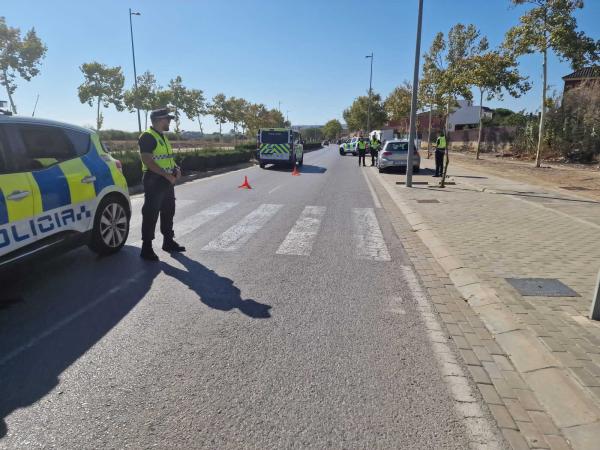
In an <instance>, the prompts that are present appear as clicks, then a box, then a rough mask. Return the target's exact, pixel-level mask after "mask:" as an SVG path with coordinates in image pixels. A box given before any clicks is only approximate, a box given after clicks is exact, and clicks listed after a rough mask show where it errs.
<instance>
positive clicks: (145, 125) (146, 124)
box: [144, 110, 148, 130]
mask: <svg viewBox="0 0 600 450" xmlns="http://www.w3.org/2000/svg"><path fill="white" fill-rule="evenodd" d="M145 114H146V119H145V120H146V122H145V123H144V129H145V130H147V129H148V110H146V112H145Z"/></svg>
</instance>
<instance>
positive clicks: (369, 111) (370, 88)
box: [365, 52, 373, 136]
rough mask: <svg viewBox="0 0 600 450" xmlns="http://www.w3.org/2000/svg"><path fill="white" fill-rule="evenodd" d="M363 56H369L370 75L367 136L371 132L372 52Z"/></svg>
mask: <svg viewBox="0 0 600 450" xmlns="http://www.w3.org/2000/svg"><path fill="white" fill-rule="evenodd" d="M365 58H371V75H370V76H369V104H368V106H367V136H368V135H369V133H370V132H371V91H372V89H373V52H371V54H370V55H367V56H365Z"/></svg>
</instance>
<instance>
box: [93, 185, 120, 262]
mask: <svg viewBox="0 0 600 450" xmlns="http://www.w3.org/2000/svg"><path fill="white" fill-rule="evenodd" d="M128 235H129V215H128V213H127V208H126V206H125V202H124V201H123V200H121V199H120V198H118V197H115V196H110V197H107V198H105V199H103V200H102V201H101V202H100V205H98V209H97V210H96V217H95V218H94V228H93V230H92V238H91V241H90V244H89V247H90V249H91V250H92V251H94V252H95V253H97V254H99V255H110V254H112V253H115V252H118V251H119V250H121V248H122V247H123V245H125V241H127V236H128Z"/></svg>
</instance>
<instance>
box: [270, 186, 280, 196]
mask: <svg viewBox="0 0 600 450" xmlns="http://www.w3.org/2000/svg"><path fill="white" fill-rule="evenodd" d="M280 187H281V185H279V186H275V187H274V188H273V189H271V190H270V191H269V194H272V193H273V192H275V191H276V190H277V189H279V188H280Z"/></svg>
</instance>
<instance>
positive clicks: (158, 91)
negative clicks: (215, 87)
mask: <svg viewBox="0 0 600 450" xmlns="http://www.w3.org/2000/svg"><path fill="white" fill-rule="evenodd" d="M80 70H81V72H82V74H83V77H84V82H83V83H82V84H81V85H80V86H79V88H78V94H79V100H80V101H81V103H87V104H89V105H90V106H92V107H93V106H96V129H98V130H100V129H101V128H102V121H103V117H102V111H101V108H108V107H109V106H111V105H112V106H114V107H115V108H116V110H117V111H123V110H124V109H127V110H128V111H130V112H134V111H136V109H139V110H141V111H142V112H143V113H144V117H145V126H146V127H147V126H148V112H149V111H151V110H153V109H156V108H159V107H161V106H169V107H170V108H171V109H172V110H173V113H174V115H175V134H176V135H177V136H179V134H180V133H181V120H182V118H183V117H187V118H188V119H189V120H192V121H194V122H197V123H198V128H199V131H200V132H201V133H202V132H203V125H202V119H203V117H204V116H213V118H214V120H215V122H216V123H217V125H219V136H221V137H222V131H223V125H224V124H226V123H230V124H231V125H232V126H233V133H234V135H235V136H237V135H238V133H242V134H245V135H248V136H253V135H255V134H256V132H257V131H258V128H261V127H283V126H289V125H290V124H289V122H287V121H286V120H285V119H284V117H283V114H282V113H281V112H280V111H278V110H276V109H269V108H267V107H266V106H265V105H264V104H262V103H259V104H255V103H251V102H249V101H247V100H245V99H243V98H238V97H227V96H226V95H225V94H223V93H219V94H217V95H215V96H214V97H213V98H212V100H211V101H207V100H206V98H205V97H204V92H203V91H202V90H201V89H192V88H188V87H187V86H185V85H184V83H183V80H182V78H181V76H176V77H175V78H173V79H171V80H170V81H169V84H168V85H167V87H166V88H163V87H162V86H160V85H159V84H158V82H157V80H156V77H155V76H154V75H153V74H152V73H151V72H149V71H146V72H144V73H143V74H142V75H140V76H138V78H137V87H135V86H134V87H132V88H131V89H128V90H125V89H124V85H125V77H124V76H123V72H122V69H121V67H119V66H116V67H108V66H106V65H104V64H100V63H98V62H91V63H85V64H82V65H81V67H80Z"/></svg>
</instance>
